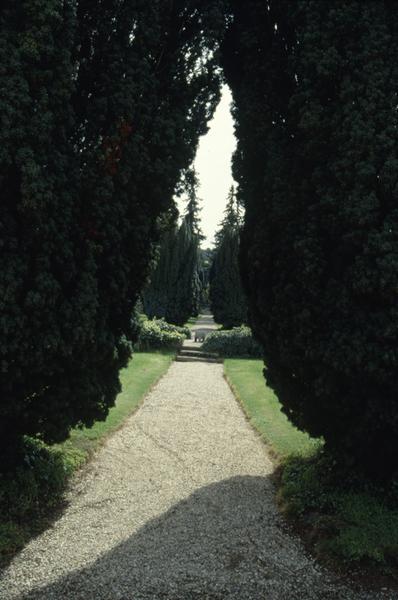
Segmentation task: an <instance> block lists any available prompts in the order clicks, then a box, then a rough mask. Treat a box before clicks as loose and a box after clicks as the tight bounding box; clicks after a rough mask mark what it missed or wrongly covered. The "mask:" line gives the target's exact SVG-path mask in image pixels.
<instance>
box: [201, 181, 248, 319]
mask: <svg viewBox="0 0 398 600" xmlns="http://www.w3.org/2000/svg"><path fill="white" fill-rule="evenodd" d="M224 215H225V216H224V219H223V221H222V223H221V227H220V229H219V230H218V231H217V233H216V247H215V250H214V254H213V262H212V266H211V271H210V292H209V297H210V308H211V311H212V313H213V315H214V319H215V321H216V323H220V324H221V325H223V326H224V327H226V328H227V329H230V328H231V327H235V326H239V325H242V323H246V322H247V301H246V297H245V294H244V291H243V288H242V282H241V277H240V272H239V261H238V256H239V243H240V230H241V226H242V218H241V215H240V211H239V206H238V205H237V203H236V195H235V190H234V188H233V187H232V188H231V190H230V192H229V195H228V200H227V207H226V210H225V213H224Z"/></svg>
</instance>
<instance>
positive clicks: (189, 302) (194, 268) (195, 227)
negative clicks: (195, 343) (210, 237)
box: [142, 171, 202, 325]
mask: <svg viewBox="0 0 398 600" xmlns="http://www.w3.org/2000/svg"><path fill="white" fill-rule="evenodd" d="M186 185H187V187H188V190H187V191H188V203H187V208H186V212H185V214H184V216H183V219H182V222H181V225H180V227H178V226H177V225H176V224H172V226H171V227H170V226H169V228H168V230H167V231H166V232H165V234H164V236H163V238H162V241H161V244H160V248H159V252H158V260H157V262H156V263H155V266H154V269H153V272H152V274H151V275H150V280H149V283H148V285H147V286H146V288H145V289H144V291H143V294H142V297H143V302H144V310H145V313H146V314H147V315H148V316H149V317H150V318H153V317H164V318H165V319H166V321H168V322H169V323H175V324H177V325H182V324H184V323H185V322H186V321H187V320H188V318H189V317H190V316H196V315H197V314H198V312H199V309H200V299H201V293H202V280H201V276H200V241H201V239H202V234H201V231H200V220H199V211H200V208H199V202H198V199H197V196H196V188H197V180H196V176H195V174H194V173H193V172H192V171H190V172H189V173H188V174H187V176H186Z"/></svg>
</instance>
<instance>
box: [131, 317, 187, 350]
mask: <svg viewBox="0 0 398 600" xmlns="http://www.w3.org/2000/svg"><path fill="white" fill-rule="evenodd" d="M190 337H191V331H190V329H189V327H178V326H177V325H173V324H171V323H167V321H165V320H164V319H147V318H146V316H144V315H143V316H141V317H140V319H139V334H138V341H137V344H136V349H137V350H141V351H144V352H147V351H148V350H163V349H164V350H167V349H169V350H176V349H178V348H181V346H182V344H183V342H184V340H185V339H187V338H190Z"/></svg>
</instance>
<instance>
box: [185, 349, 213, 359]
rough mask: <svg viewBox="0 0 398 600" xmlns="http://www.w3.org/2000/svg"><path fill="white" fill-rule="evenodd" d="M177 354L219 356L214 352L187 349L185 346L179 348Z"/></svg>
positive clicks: (203, 356) (205, 356)
mask: <svg viewBox="0 0 398 600" xmlns="http://www.w3.org/2000/svg"><path fill="white" fill-rule="evenodd" d="M178 354H179V356H198V357H199V358H200V357H202V358H220V357H219V355H218V354H215V353H214V352H202V351H201V350H187V349H186V348H181V350H180V351H179V352H178Z"/></svg>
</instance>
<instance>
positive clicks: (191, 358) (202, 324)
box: [176, 314, 224, 363]
mask: <svg viewBox="0 0 398 600" xmlns="http://www.w3.org/2000/svg"><path fill="white" fill-rule="evenodd" d="M216 329H217V325H216V324H215V323H214V319H213V316H212V315H210V314H202V315H200V316H199V317H198V319H197V321H196V323H195V325H194V327H192V339H191V340H185V342H184V345H183V347H182V348H181V350H180V351H179V352H178V355H177V357H176V361H177V362H207V363H222V362H224V361H223V359H222V358H220V357H219V355H218V354H214V353H213V352H205V351H203V350H202V349H201V347H202V344H201V343H200V342H195V341H193V340H194V339H195V331H197V330H200V331H201V332H205V334H206V335H207V334H209V333H211V332H212V331H215V330H216Z"/></svg>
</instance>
